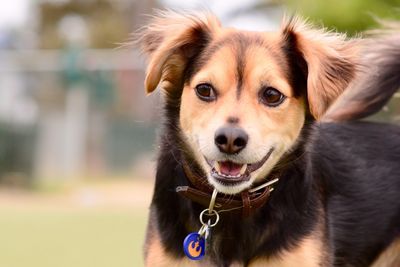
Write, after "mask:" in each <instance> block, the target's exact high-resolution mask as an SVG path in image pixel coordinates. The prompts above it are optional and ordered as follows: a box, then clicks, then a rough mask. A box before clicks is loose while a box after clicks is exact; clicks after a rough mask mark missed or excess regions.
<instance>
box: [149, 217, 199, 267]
mask: <svg viewBox="0 0 400 267" xmlns="http://www.w3.org/2000/svg"><path fill="white" fill-rule="evenodd" d="M155 222H156V218H155V212H154V211H151V212H150V216H149V222H148V225H147V233H146V241H145V245H144V262H145V266H146V267H171V266H174V267H186V266H200V265H198V263H197V262H194V261H191V260H189V259H186V258H183V259H178V258H176V257H174V256H172V255H170V254H168V253H167V252H166V251H165V249H164V246H163V244H162V242H161V238H160V235H159V233H158V230H157V226H156V225H155ZM203 266H204V265H203Z"/></svg>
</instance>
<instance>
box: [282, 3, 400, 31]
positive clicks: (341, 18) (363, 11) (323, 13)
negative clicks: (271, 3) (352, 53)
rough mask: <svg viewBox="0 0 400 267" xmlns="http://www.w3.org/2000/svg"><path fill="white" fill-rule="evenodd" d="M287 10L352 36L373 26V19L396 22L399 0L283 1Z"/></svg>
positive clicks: (399, 11)
mask: <svg viewBox="0 0 400 267" xmlns="http://www.w3.org/2000/svg"><path fill="white" fill-rule="evenodd" d="M282 2H283V3H284V4H286V5H287V6H288V8H289V10H290V11H292V12H295V13H299V14H301V15H303V16H304V17H307V18H310V19H311V20H312V21H315V22H322V23H323V25H324V26H326V27H328V28H330V29H335V30H338V31H340V32H347V33H348V34H349V35H354V34H356V33H358V32H361V31H364V30H368V29H370V28H373V27H376V25H377V24H378V23H377V22H376V18H379V19H389V20H399V19H400V0H323V1H322V0H319V1H315V0H283V1H282Z"/></svg>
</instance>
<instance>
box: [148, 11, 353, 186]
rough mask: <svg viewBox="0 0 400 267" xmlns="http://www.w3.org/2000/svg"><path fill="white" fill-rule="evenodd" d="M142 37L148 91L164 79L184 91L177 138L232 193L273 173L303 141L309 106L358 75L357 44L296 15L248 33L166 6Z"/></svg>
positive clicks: (324, 103) (316, 106)
mask: <svg viewBox="0 0 400 267" xmlns="http://www.w3.org/2000/svg"><path fill="white" fill-rule="evenodd" d="M168 30H169V32H170V33H171V35H172V36H168V33H167V32H163V31H168ZM296 30H297V31H298V32H296ZM143 40H144V41H143V46H144V50H145V51H146V52H147V53H149V54H150V55H151V61H150V64H149V69H148V74H147V79H146V88H147V90H148V92H151V91H153V90H154V89H155V87H156V86H157V85H158V84H159V82H160V81H161V82H162V87H163V89H164V90H165V91H166V93H167V94H166V97H167V98H168V97H172V96H171V95H177V94H178V95H179V96H180V99H179V101H180V105H179V106H180V109H179V120H178V122H179V125H176V126H177V127H179V129H180V134H181V138H182V139H183V141H184V142H185V144H186V146H187V147H188V149H190V153H191V154H192V156H193V158H194V159H195V160H196V162H197V163H198V165H199V166H200V167H201V169H202V170H203V171H204V173H206V174H207V179H208V181H209V183H210V184H212V185H213V186H214V187H215V188H216V189H217V190H218V191H220V192H223V193H227V194H235V193H238V192H240V191H242V190H245V189H247V188H249V187H250V186H251V185H252V184H253V183H254V182H257V181H262V179H264V178H265V177H267V176H268V174H269V173H270V171H271V170H272V169H273V168H274V166H275V165H276V164H277V163H278V162H279V160H280V159H281V158H282V156H283V155H284V154H285V153H288V152H290V150H291V148H292V147H293V146H294V144H295V143H296V142H297V141H298V139H299V135H300V132H301V129H302V128H303V126H304V122H305V117H306V114H307V112H310V113H311V114H312V115H313V116H314V117H315V118H316V119H318V118H319V117H320V116H321V115H322V114H323V112H324V111H325V110H326V108H327V107H328V106H329V104H330V103H331V102H332V101H333V100H334V99H335V98H336V97H337V96H338V95H339V94H340V93H341V92H342V91H343V89H344V88H345V87H346V85H347V84H348V82H349V81H350V80H351V78H352V77H353V75H354V62H353V57H354V55H355V53H354V49H353V48H354V47H351V45H350V44H349V43H346V41H344V40H343V39H342V38H341V37H340V36H334V35H329V36H325V34H324V33H322V32H310V30H308V29H306V28H305V27H304V25H300V24H299V23H298V22H291V23H288V24H287V25H285V27H284V29H283V30H282V31H281V32H276V33H262V32H245V31H238V30H234V29H225V28H222V27H221V26H220V25H219V22H218V21H217V20H216V19H215V18H214V17H212V16H206V17H196V16H182V15H178V14H175V13H174V14H170V13H169V14H164V15H163V16H161V17H160V18H158V19H156V21H155V22H154V23H153V24H152V25H150V26H149V28H148V29H147V30H146V31H145V33H144V37H143ZM177 92H178V93H177Z"/></svg>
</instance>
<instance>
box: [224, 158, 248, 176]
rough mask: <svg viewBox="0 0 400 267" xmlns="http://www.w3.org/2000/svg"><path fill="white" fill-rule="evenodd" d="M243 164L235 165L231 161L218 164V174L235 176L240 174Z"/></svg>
mask: <svg viewBox="0 0 400 267" xmlns="http://www.w3.org/2000/svg"><path fill="white" fill-rule="evenodd" d="M242 166H243V164H236V163H233V162H232V161H223V162H219V167H220V172H221V173H222V174H224V175H230V176H236V175H238V174H240V169H241V168H242Z"/></svg>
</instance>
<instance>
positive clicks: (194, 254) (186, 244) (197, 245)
mask: <svg viewBox="0 0 400 267" xmlns="http://www.w3.org/2000/svg"><path fill="white" fill-rule="evenodd" d="M183 251H184V252H185V254H186V256H187V257H188V258H189V259H191V260H200V259H202V258H203V257H204V255H205V240H204V237H202V236H201V235H200V234H198V233H190V234H188V235H187V236H186V238H185V240H184V241H183Z"/></svg>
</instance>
